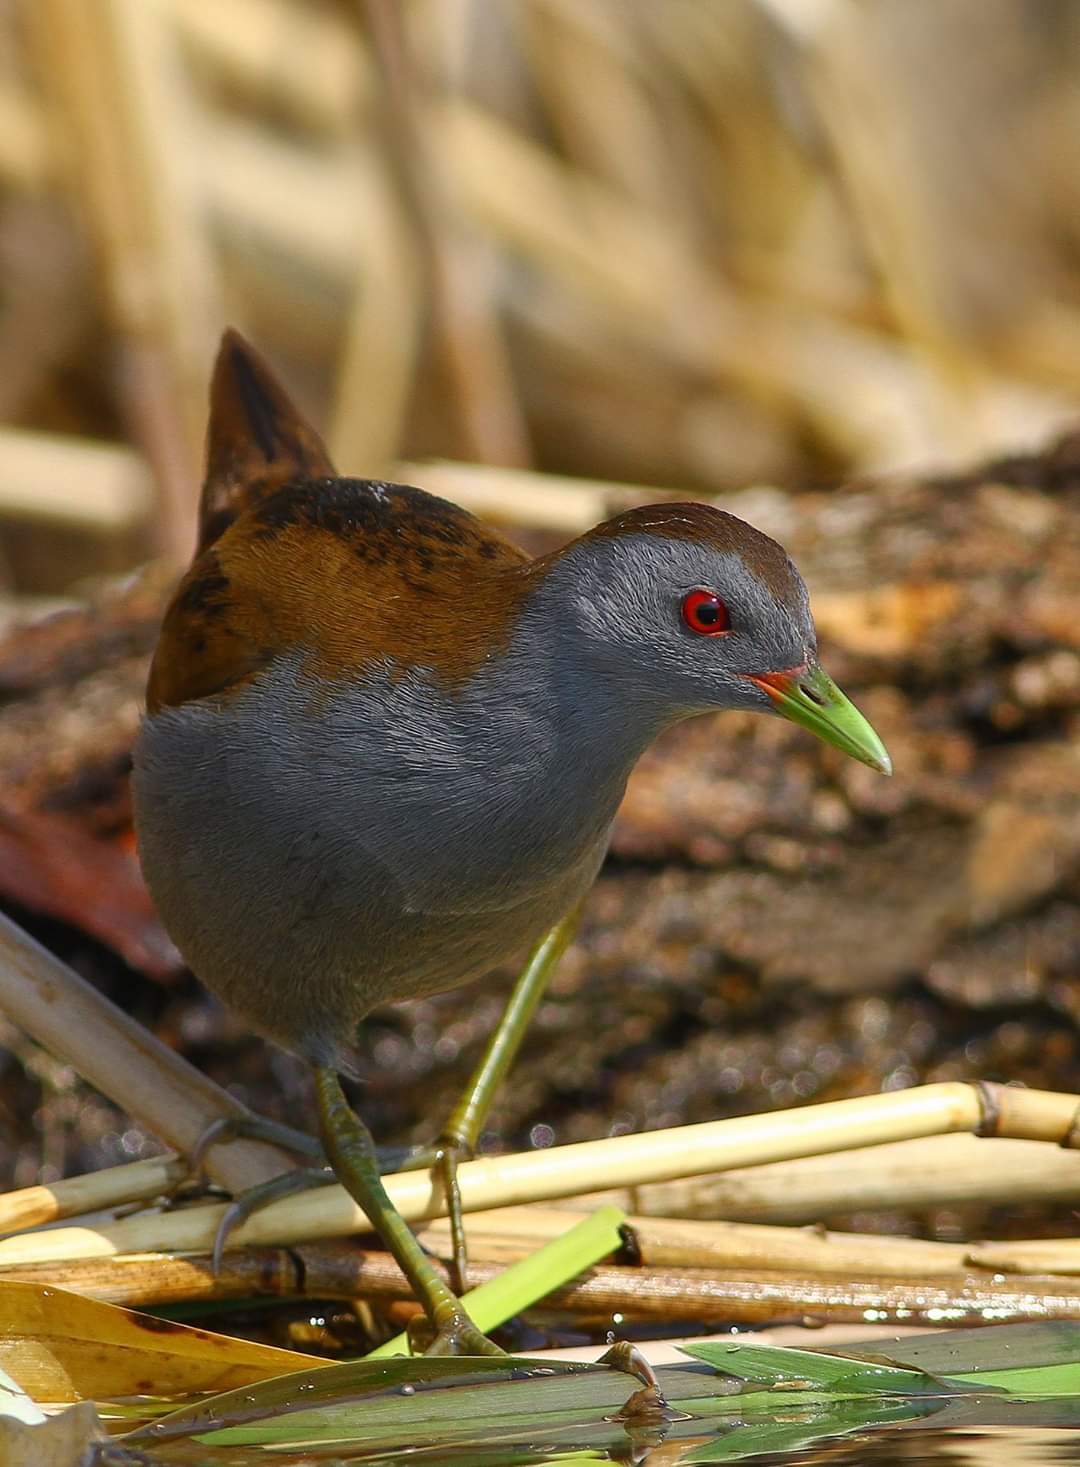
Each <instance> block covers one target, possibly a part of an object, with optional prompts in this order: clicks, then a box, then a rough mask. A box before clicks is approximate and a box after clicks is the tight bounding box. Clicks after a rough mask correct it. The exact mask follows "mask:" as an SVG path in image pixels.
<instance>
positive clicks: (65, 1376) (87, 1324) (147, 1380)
mask: <svg viewBox="0 0 1080 1467" xmlns="http://www.w3.org/2000/svg"><path fill="white" fill-rule="evenodd" d="M327 1363H328V1362H327V1361H325V1360H322V1359H320V1358H319V1357H317V1356H314V1355H303V1354H300V1353H299V1352H294V1351H291V1350H278V1349H275V1348H273V1347H272V1346H270V1345H257V1344H251V1343H249V1342H247V1341H245V1340H235V1339H231V1338H229V1337H228V1336H225V1335H218V1334H214V1333H213V1332H212V1331H210V1330H203V1329H190V1328H189V1327H188V1326H187V1325H183V1324H173V1323H170V1322H168V1321H166V1320H162V1319H156V1318H154V1317H153V1316H152V1315H149V1314H138V1313H135V1312H134V1311H132V1310H129V1309H119V1308H117V1307H116V1306H115V1305H113V1304H101V1303H99V1302H97V1301H96V1300H93V1299H84V1298H83V1297H82V1296H81V1295H79V1294H72V1293H69V1292H68V1291H67V1290H66V1289H55V1288H46V1287H42V1286H41V1285H38V1284H28V1283H17V1282H7V1281H5V1282H4V1283H0V1366H2V1367H3V1369H4V1370H6V1371H7V1372H8V1374H9V1375H10V1376H11V1378H12V1379H13V1380H14V1381H16V1382H17V1384H18V1385H20V1386H21V1387H22V1389H23V1390H24V1391H26V1393H27V1394H28V1395H29V1396H31V1397H32V1399H33V1400H35V1401H38V1402H42V1401H46V1402H50V1403H53V1402H67V1401H78V1400H109V1399H115V1398H117V1397H120V1396H133V1395H177V1394H180V1395H187V1394H190V1393H191V1392H193V1391H227V1390H233V1389H235V1388H236V1387H237V1386H242V1385H249V1384H250V1383H251V1382H252V1381H256V1380H264V1379H266V1378H267V1377H268V1376H273V1375H284V1374H286V1373H287V1372H288V1371H292V1370H310V1369H311V1368H312V1367H313V1366H317V1365H325V1364H327ZM0 1461H3V1462H6V1461H7V1458H5V1457H3V1455H2V1453H0Z"/></svg>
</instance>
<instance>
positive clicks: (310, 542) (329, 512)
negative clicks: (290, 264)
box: [146, 331, 529, 713]
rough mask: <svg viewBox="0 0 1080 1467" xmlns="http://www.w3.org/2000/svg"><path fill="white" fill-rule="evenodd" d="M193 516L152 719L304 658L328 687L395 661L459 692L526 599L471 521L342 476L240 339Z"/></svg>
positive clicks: (222, 366)
mask: <svg viewBox="0 0 1080 1467" xmlns="http://www.w3.org/2000/svg"><path fill="white" fill-rule="evenodd" d="M200 519H201V525H200V540H199V550H198V552H197V553H196V556H195V561H194V563H193V564H192V566H191V569H190V570H189V571H188V573H187V575H186V576H185V577H184V579H183V580H182V581H181V583H180V586H179V588H178V589H177V592H176V595H175V597H174V598H173V601H172V605H171V606H170V607H169V609H168V611H167V612H166V615H165V621H164V623H163V625H162V629H161V636H160V638H159V640H158V645H157V650H156V652H155V654H154V662H153V666H152V667H151V669H150V681H149V685H148V687H147V696H146V701H147V707H148V709H149V711H150V712H151V713H153V712H156V711H157V710H158V709H160V708H162V707H167V706H177V705H179V704H182V703H186V702H189V701H191V700H195V699H200V698H206V697H211V696H214V695H223V694H228V693H230V692H237V691H239V690H240V689H242V688H243V687H244V686H245V685H246V684H247V683H249V682H250V681H251V679H252V678H253V677H255V676H256V674H257V673H258V672H259V671H260V670H261V669H262V668H264V667H266V666H267V664H268V663H271V662H273V661H274V659H275V658H276V657H278V656H279V655H281V654H282V653H288V652H292V651H296V650H297V649H303V650H304V651H305V653H306V654H307V659H308V665H309V666H310V668H311V671H312V672H313V673H317V674H318V675H320V676H321V677H322V678H324V679H329V680H333V679H339V678H356V677H362V676H363V675H364V673H365V672H366V670H367V669H368V668H369V667H370V666H371V665H372V664H373V663H375V662H380V663H381V662H385V661H386V660H387V659H391V660H393V661H399V662H404V663H406V664H410V663H411V664H412V665H414V666H423V667H427V668H430V669H431V670H432V671H433V672H435V673H436V674H437V675H438V676H439V677H441V678H442V679H444V680H445V681H446V682H447V683H451V684H453V683H460V682H461V681H462V680H464V679H465V678H467V677H468V676H470V675H471V673H472V672H473V671H475V669H476V668H477V667H478V666H479V665H481V664H482V663H483V662H484V660H485V659H486V658H487V657H488V656H489V655H490V653H491V652H492V651H493V650H494V649H495V648H497V647H499V646H501V645H502V644H503V642H504V641H505V638H506V636H507V635H508V634H509V628H510V626H511V625H512V623H513V620H514V618H515V617H516V615H517V611H518V608H519V606H520V604H521V601H522V598H523V596H524V595H525V592H526V589H527V577H526V576H525V575H523V574H522V572H523V570H526V569H527V567H528V565H529V560H528V557H527V556H526V555H524V553H523V552H522V551H521V550H519V549H517V548H516V547H515V546H513V545H511V544H510V543H509V542H508V541H506V540H504V539H503V537H502V536H501V535H499V534H498V533H497V532H496V531H495V530H493V529H491V528H489V527H488V526H485V525H483V524H481V523H480V521H479V520H477V519H476V518H475V517H474V516H473V515H471V514H468V513H467V512H466V511H465V510H463V509H459V508H458V507H457V506H456V505H453V504H448V503H446V501H444V500H441V499H436V498H434V497H432V496H431V495H429V494H425V493H423V491H422V490H419V489H413V488H410V487H408V486H404V485H398V484H382V483H370V482H368V481H365V480H359V479H339V478H336V477H335V476H334V470H333V466H332V465H331V463H330V459H329V456H328V455H327V452H326V449H325V448H324V447H323V444H322V441H321V440H320V438H319V436H318V434H317V433H316V432H315V430H314V429H313V428H311V427H310V426H309V424H308V423H307V422H305V420H304V419H303V418H302V417H301V416H300V414H299V413H298V412H297V410H296V408H295V407H294V406H293V404H292V403H291V402H290V401H289V398H288V396H287V395H286V393H285V391H284V390H283V389H282V387H281V386H280V385H279V384H278V383H277V381H276V380H275V378H274V376H273V374H272V373H271V372H270V370H269V368H268V367H267V366H266V365H265V364H264V363H263V362H262V361H261V360H260V359H259V357H258V356H257V355H256V354H255V352H254V351H252V349H251V347H250V346H248V344H247V343H246V342H245V341H244V340H243V338H242V337H240V336H239V335H238V334H237V333H236V332H235V331H229V332H226V334H225V337H224V339H223V341H222V343H221V350H220V351H219V353H218V359H217V364H216V366H215V369H214V377H213V384H212V387H211V404H210V426H209V431H208V434H207V476H206V485H205V488H204V489H203V498H202V508H201V516H200Z"/></svg>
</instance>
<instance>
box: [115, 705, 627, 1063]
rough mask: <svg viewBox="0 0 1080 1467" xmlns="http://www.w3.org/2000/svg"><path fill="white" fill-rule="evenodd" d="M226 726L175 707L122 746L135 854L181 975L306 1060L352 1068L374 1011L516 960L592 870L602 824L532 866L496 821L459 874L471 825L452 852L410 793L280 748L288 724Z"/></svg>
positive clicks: (442, 829) (477, 839) (602, 842)
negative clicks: (398, 796) (129, 779)
mask: <svg viewBox="0 0 1080 1467" xmlns="http://www.w3.org/2000/svg"><path fill="white" fill-rule="evenodd" d="M230 718H231V716H230V715H229V714H227V713H226V714H224V715H223V714H221V713H217V712H214V711H212V710H206V709H193V710H187V709H182V710H175V711H169V712H166V713H164V714H160V715H157V716H156V717H154V718H153V719H148V720H147V722H146V724H145V725H144V728H143V732H142V734H141V736H140V739H139V742H138V745H137V747H136V751H135V774H134V794H135V810H136V824H137V832H138V841H139V852H140V858H141V860H142V864H143V870H144V872H145V875H146V879H147V884H148V885H149V887H150V890H151V893H152V894H153V897H154V900H155V902H156V904H157V907H158V910H159V912H160V914H161V917H162V920H163V922H164V924H165V926H166V928H167V929H168V931H169V933H170V935H171V936H172V938H173V940H174V942H175V943H176V945H177V947H178V948H179V949H180V951H181V953H182V954H183V955H184V957H185V959H186V960H187V962H188V963H189V964H190V966H191V968H192V969H193V971H194V972H195V973H196V975H197V976H198V977H199V978H200V979H201V980H202V981H203V982H204V983H205V984H206V985H207V987H208V988H210V989H211V990H212V991H213V992H214V993H216V994H217V995H218V996H219V997H220V998H221V999H222V1000H223V1001H224V1002H225V1003H226V1004H228V1005H229V1006H231V1007H232V1008H234V1009H235V1010H236V1011H237V1012H238V1013H239V1014H241V1015H242V1016H243V1017H244V1018H245V1019H246V1020H247V1022H248V1023H250V1024H251V1026H252V1028H253V1029H254V1030H255V1031H257V1032H258V1033H260V1034H262V1035H264V1036H266V1037H267V1038H269V1039H272V1040H274V1041H275V1042H276V1043H278V1044H280V1045H282V1046H283V1047H284V1048H286V1049H289V1050H292V1051H294V1052H295V1053H297V1054H300V1055H301V1056H303V1057H304V1058H306V1059H308V1060H311V1061H313V1062H315V1063H329V1064H335V1065H337V1066H338V1067H340V1068H343V1069H345V1070H348V1069H350V1068H351V1061H350V1051H351V1047H352V1041H353V1036H354V1033H355V1028H356V1024H357V1022H358V1021H359V1020H360V1019H361V1018H362V1017H363V1016H364V1014H366V1013H367V1012H368V1011H369V1010H370V1009H371V1008H373V1007H374V1006H375V1005H377V1004H381V1003H385V1002H392V1001H396V1000H402V999H409V998H416V997H421V996H424V995H427V994H431V993H436V992H440V991H442V990H444V989H448V988H452V987H455V986H457V985H459V984H462V983H466V982H468V981H470V980H471V979H473V978H476V977H479V976H480V975H482V974H483V973H485V972H487V971H489V970H490V969H491V968H493V967H495V966H497V965H499V964H500V963H503V962H505V961H507V960H508V959H509V958H512V957H513V956H515V955H516V954H517V953H518V952H521V951H523V950H524V948H525V947H526V946H527V945H528V944H530V943H532V942H534V941H536V940H537V939H538V938H539V937H540V936H541V935H542V934H543V933H544V931H546V929H547V928H548V927H549V926H550V925H551V923H552V922H554V921H555V920H557V919H558V918H559V917H560V916H561V915H563V913H564V912H566V911H567V910H569V908H570V907H571V906H572V905H574V904H575V903H576V902H577V901H578V900H579V899H580V898H581V896H582V895H583V894H584V893H585V891H586V890H587V889H588V887H589V886H590V885H591V883H592V881H593V879H594V877H595V875H596V872H597V870H598V868H599V865H600V862H601V861H602V859H603V854H604V850H605V847H606V840H607V822H606V821H604V822H601V823H600V825H599V827H598V828H597V829H595V830H594V831H593V832H592V834H591V835H589V836H587V837H586V838H583V839H581V840H579V841H577V842H576V844H575V848H573V849H568V848H560V849H558V850H551V851H549V852H547V853H541V854H540V855H539V856H538V855H536V853H534V855H533V858H532V860H531V862H530V860H528V859H526V860H524V861H522V859H521V857H522V851H523V844H522V842H521V840H520V839H518V838H516V837H515V835H514V831H513V821H512V820H509V819H508V817H506V816H505V815H504V816H503V817H502V818H498V819H496V818H492V820H491V822H490V829H489V830H488V836H487V840H486V848H485V849H484V850H483V854H482V865H478V866H475V869H471V870H467V869H466V868H467V867H468V863H469V861H470V860H474V861H475V860H480V859H481V857H480V856H475V857H474V855H473V854H472V853H473V852H474V851H475V850H477V849H478V847H480V846H484V845H485V832H484V826H485V820H484V818H483V817H478V819H477V821H476V824H477V829H476V830H474V831H473V832H472V833H471V838H470V841H469V842H468V844H467V845H466V846H463V847H462V848H461V850H460V851H456V850H455V847H454V843H453V840H452V838H451V834H450V833H448V831H447V828H446V823H445V821H443V823H442V824H441V825H438V826H437V828H434V829H425V828H424V827H423V822H422V821H421V819H420V817H419V815H418V814H416V813H415V812H416V810H417V809H419V808H420V807H422V806H423V804H424V801H423V800H422V799H420V800H417V798H416V790H415V788H414V787H409V788H405V789H404V791H403V798H402V800H401V801H400V802H395V800H394V797H393V787H392V781H391V783H390V785H389V786H377V785H373V783H372V780H371V778H370V772H368V774H369V777H368V778H365V771H364V770H363V769H362V768H360V769H358V770H357V771H356V774H355V778H354V779H352V780H351V781H348V780H347V781H345V782H344V783H342V782H341V781H340V780H338V781H337V782H335V779H334V778H333V777H332V772H331V773H330V774H328V772H327V767H326V765H325V763H324V762H323V760H322V759H321V756H320V754H319V752H318V748H317V747H315V748H313V747H312V746H311V745H310V744H307V745H305V746H304V747H303V748H302V749H297V748H296V747H295V744H294V741H293V740H292V739H291V738H290V736H289V732H288V721H287V720H285V721H284V722H282V721H281V720H279V721H278V723H277V724H276V725H275V726H274V727H273V728H272V729H271V730H270V732H269V735H268V728H267V725H266V723H265V722H263V723H262V724H261V727H260V726H258V725H257V724H251V723H250V722H240V723H237V724H234V723H232V722H231V721H230ZM256 727H257V728H258V738H257V740H256V739H255V737H254V733H253V732H252V730H253V729H254V728H256ZM337 768H338V765H337V763H336V762H335V763H334V769H337ZM328 781H329V786H328ZM331 793H332V794H333V795H334V796H335V797H334V798H332V799H331V798H329V797H328V796H329V794H331ZM410 812H412V813H410ZM461 818H462V821H464V822H465V823H466V824H467V823H468V819H469V817H468V816H467V814H466V812H465V811H464V809H463V810H462V817H461ZM389 822H393V825H392V828H391V824H390V823H389ZM402 822H405V825H403V824H402ZM409 822H411V823H412V826H413V827H414V828H412V829H411V830H409V829H406V828H405V827H406V826H407V825H408V824H409ZM383 851H391V852H396V853H397V855H396V858H395V859H393V860H386V859H383V858H381V855H380V852H383ZM410 851H411V852H412V859H411V860H408V859H406V858H407V856H408V853H409V852H410ZM403 853H404V854H403ZM515 862H516V864H515ZM425 866H427V868H428V869H427V870H425V869H424V867H425ZM511 867H512V868H513V869H514V873H515V874H514V877H513V879H512V880H511V879H508V875H507V872H508V869H509V868H511ZM461 872H464V875H463V876H460V879H459V873H461ZM530 873H531V879H530ZM455 883H456V884H455Z"/></svg>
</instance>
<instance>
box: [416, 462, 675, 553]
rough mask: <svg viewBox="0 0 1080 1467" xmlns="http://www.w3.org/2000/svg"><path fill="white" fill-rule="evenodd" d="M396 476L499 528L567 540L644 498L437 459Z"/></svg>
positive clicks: (626, 488)
mask: <svg viewBox="0 0 1080 1467" xmlns="http://www.w3.org/2000/svg"><path fill="white" fill-rule="evenodd" d="M394 472H395V474H396V475H397V476H398V477H399V479H400V480H401V482H403V483H406V484H417V485H420V486H421V487H422V488H424V489H427V490H429V491H430V492H431V493H432V494H441V495H443V496H444V497H445V498H447V499H452V500H454V501H455V502H456V503H457V504H462V505H464V506H465V508H466V509H471V510H472V511H473V513H474V514H479V515H484V516H486V517H488V518H491V519H494V520H498V521H500V522H501V523H503V524H510V525H528V526H529V527H530V528H531V529H540V530H556V531H558V532H559V533H560V534H565V535H567V536H574V535H580V534H582V533H583V532H584V531H585V530H588V529H591V527H592V526H593V525H595V524H596V523H597V522H598V521H599V520H602V519H604V518H606V517H607V516H608V515H610V514H612V513H614V511H615V510H616V509H618V508H620V507H623V506H626V505H629V504H632V503H637V502H639V501H640V500H641V498H642V490H641V488H640V486H634V485H630V484H606V483H602V482H601V481H600V480H598V479H570V478H565V477H561V476H560V475H558V474H536V473H532V472H530V471H529V470H527V469H506V468H497V467H495V466H493V465H491V464H462V463H449V462H447V461H445V460H435V461H430V462H427V463H399V464H397V465H396V467H395V471H394ZM650 492H651V491H650Z"/></svg>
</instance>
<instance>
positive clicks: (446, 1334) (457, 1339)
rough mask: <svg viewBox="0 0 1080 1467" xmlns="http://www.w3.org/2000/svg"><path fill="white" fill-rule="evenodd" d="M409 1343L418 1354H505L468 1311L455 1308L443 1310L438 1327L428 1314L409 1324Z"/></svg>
mask: <svg viewBox="0 0 1080 1467" xmlns="http://www.w3.org/2000/svg"><path fill="white" fill-rule="evenodd" d="M409 1344H410V1347H411V1348H412V1350H413V1353H414V1354H423V1355H504V1354H505V1353H506V1351H505V1350H500V1349H499V1347H498V1345H496V1344H495V1342H494V1340H489V1339H488V1337H487V1335H485V1334H483V1333H482V1332H481V1331H480V1330H479V1329H477V1327H476V1325H475V1324H473V1322H472V1320H471V1319H470V1318H469V1316H468V1315H467V1314H466V1313H465V1311H464V1309H454V1310H452V1311H448V1312H447V1313H445V1314H441V1315H440V1318H439V1320H438V1323H437V1327H434V1333H433V1326H432V1324H431V1322H430V1321H429V1320H428V1319H427V1318H426V1316H424V1315H417V1317H416V1318H415V1319H414V1320H413V1321H412V1323H411V1324H410V1326H409Z"/></svg>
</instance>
